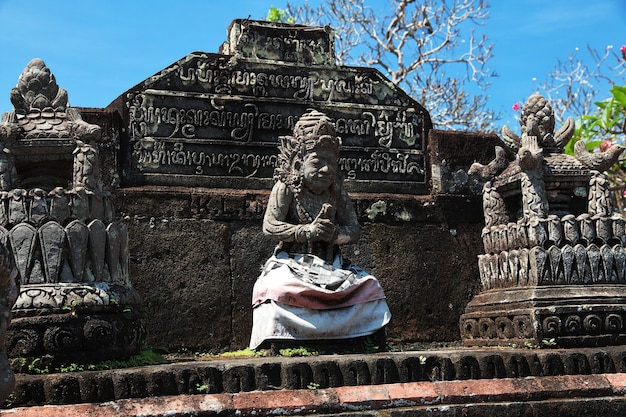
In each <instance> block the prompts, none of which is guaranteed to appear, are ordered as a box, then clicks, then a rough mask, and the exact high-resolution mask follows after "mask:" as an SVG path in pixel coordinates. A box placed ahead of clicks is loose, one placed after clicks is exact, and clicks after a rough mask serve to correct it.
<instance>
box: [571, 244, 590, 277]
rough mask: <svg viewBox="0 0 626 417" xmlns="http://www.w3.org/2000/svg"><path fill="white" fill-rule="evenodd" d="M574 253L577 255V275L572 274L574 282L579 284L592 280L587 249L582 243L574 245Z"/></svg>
mask: <svg viewBox="0 0 626 417" xmlns="http://www.w3.org/2000/svg"><path fill="white" fill-rule="evenodd" d="M574 255H575V257H576V275H577V277H574V276H572V282H573V283H575V284H579V283H581V282H588V281H590V276H591V273H590V272H589V265H588V264H587V249H586V248H585V247H584V246H583V245H581V244H580V243H579V244H577V245H575V246H574Z"/></svg>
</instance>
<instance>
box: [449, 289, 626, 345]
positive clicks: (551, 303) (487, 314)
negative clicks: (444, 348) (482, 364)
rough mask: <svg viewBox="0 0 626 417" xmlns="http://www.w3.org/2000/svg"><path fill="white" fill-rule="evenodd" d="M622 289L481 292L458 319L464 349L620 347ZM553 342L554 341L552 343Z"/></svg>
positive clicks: (623, 338)
mask: <svg viewBox="0 0 626 417" xmlns="http://www.w3.org/2000/svg"><path fill="white" fill-rule="evenodd" d="M624 317H626V285H623V284H622V285H615V284H611V285H594V286H582V285H551V286H545V287H532V288H503V289H493V290H489V291H484V292H481V293H480V294H478V295H477V296H476V297H474V299H473V300H472V301H471V302H470V303H469V304H468V306H467V308H466V310H465V314H463V315H462V316H461V337H462V338H463V342H464V344H465V345H467V346H497V345H510V344H517V345H518V346H524V345H528V344H530V345H533V346H542V347H548V346H552V345H553V344H558V346H559V347H581V346H604V345H616V344H622V343H624V342H626V328H625V327H624ZM553 339H554V340H553Z"/></svg>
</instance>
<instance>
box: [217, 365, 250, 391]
mask: <svg viewBox="0 0 626 417" xmlns="http://www.w3.org/2000/svg"><path fill="white" fill-rule="evenodd" d="M222 378H223V384H224V391H225V392H242V391H253V390H255V389H256V384H255V382H256V381H255V375H254V368H253V367H252V366H247V365H241V366H233V367H230V368H226V369H225V370H224V372H223V373H222Z"/></svg>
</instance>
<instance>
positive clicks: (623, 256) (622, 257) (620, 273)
mask: <svg viewBox="0 0 626 417" xmlns="http://www.w3.org/2000/svg"><path fill="white" fill-rule="evenodd" d="M613 265H614V266H615V273H616V275H617V282H620V283H624V282H626V279H625V278H624V272H625V269H626V251H625V250H624V248H623V247H622V245H615V246H613Z"/></svg>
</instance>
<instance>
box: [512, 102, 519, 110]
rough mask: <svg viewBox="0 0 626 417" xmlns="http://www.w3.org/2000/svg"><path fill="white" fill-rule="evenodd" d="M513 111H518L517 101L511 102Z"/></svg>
mask: <svg viewBox="0 0 626 417" xmlns="http://www.w3.org/2000/svg"><path fill="white" fill-rule="evenodd" d="M513 111H519V103H513Z"/></svg>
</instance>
